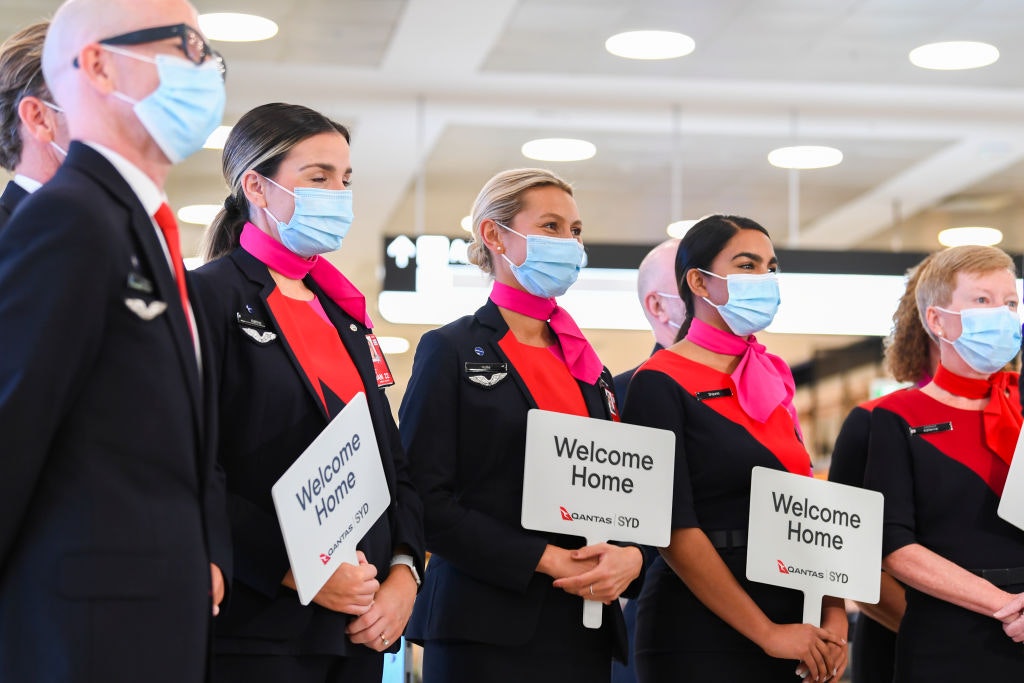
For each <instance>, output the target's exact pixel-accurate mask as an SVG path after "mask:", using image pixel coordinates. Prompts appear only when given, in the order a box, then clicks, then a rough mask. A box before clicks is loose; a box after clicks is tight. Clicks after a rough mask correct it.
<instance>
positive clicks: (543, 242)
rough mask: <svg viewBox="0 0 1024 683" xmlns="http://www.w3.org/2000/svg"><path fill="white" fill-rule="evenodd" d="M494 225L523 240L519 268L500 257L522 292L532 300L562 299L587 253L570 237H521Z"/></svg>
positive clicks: (576, 275) (585, 261) (504, 226)
mask: <svg viewBox="0 0 1024 683" xmlns="http://www.w3.org/2000/svg"><path fill="white" fill-rule="evenodd" d="M494 222H495V223H497V224H498V225H500V226H501V227H503V228H505V229H506V230H508V231H509V232H511V233H513V234H516V235H519V236H520V237H522V238H523V239H525V240H526V259H525V260H524V261H523V263H522V265H518V266H517V265H516V264H515V263H513V262H512V259H510V258H509V257H508V256H506V255H505V254H502V257H503V258H504V259H505V261H506V262H507V263H508V265H509V268H511V269H512V275H514V276H515V278H516V280H517V281H518V282H519V284H521V285H522V286H523V289H525V290H526V291H527V292H529V293H530V294H533V295H534V296H542V297H544V298H545V299H552V298H554V297H556V296H562V295H563V294H565V292H566V291H567V290H568V289H569V287H571V286H572V284H573V283H574V282H576V278H577V277H578V276H579V274H580V268H582V267H584V266H586V265H587V253H586V252H585V251H584V250H583V245H582V244H580V242H579V240H577V239H575V238H573V237H547V236H546V235H524V234H522V233H520V232H516V231H515V230H513V229H512V228H510V227H508V226H507V225H502V224H501V223H498V221H494Z"/></svg>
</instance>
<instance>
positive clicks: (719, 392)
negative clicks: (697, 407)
mask: <svg viewBox="0 0 1024 683" xmlns="http://www.w3.org/2000/svg"><path fill="white" fill-rule="evenodd" d="M694 396H695V397H696V399H697V400H698V401H707V400H708V399H712V398H725V397H727V396H732V389H729V388H728V387H727V388H725V389H713V390H711V391H698V392H697V393H696V394H694Z"/></svg>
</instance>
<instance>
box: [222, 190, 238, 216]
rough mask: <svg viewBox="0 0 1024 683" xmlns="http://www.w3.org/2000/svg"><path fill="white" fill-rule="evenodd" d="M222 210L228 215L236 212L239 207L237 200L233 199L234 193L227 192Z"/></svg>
mask: <svg viewBox="0 0 1024 683" xmlns="http://www.w3.org/2000/svg"><path fill="white" fill-rule="evenodd" d="M224 210H225V211H227V212H228V214H229V215H234V214H237V213H238V212H239V211H240V210H241V209H240V207H239V206H238V200H236V199H235V195H233V194H229V195H228V197H227V199H225V200H224Z"/></svg>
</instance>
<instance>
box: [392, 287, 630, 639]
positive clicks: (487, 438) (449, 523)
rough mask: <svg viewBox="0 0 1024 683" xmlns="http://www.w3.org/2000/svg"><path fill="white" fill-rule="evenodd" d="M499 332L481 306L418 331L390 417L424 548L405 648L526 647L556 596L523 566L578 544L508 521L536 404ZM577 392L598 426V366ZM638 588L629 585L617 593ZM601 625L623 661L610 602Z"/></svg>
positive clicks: (517, 510) (619, 623) (618, 620)
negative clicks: (594, 378)
mask: <svg viewBox="0 0 1024 683" xmlns="http://www.w3.org/2000/svg"><path fill="white" fill-rule="evenodd" d="M507 332H508V325H507V324H506V323H505V320H504V319H503V318H502V317H501V313H500V311H499V310H498V307H497V306H495V305H494V303H493V302H491V301H488V302H487V303H486V304H485V305H484V306H483V307H482V308H480V309H479V310H478V311H477V312H476V313H475V314H474V315H471V316H466V317H464V318H460V319H459V320H456V321H455V322H452V323H450V324H448V325H446V326H444V327H442V328H440V329H438V330H434V331H432V332H428V333H426V334H425V335H423V337H422V339H421V340H420V343H419V346H418V347H417V349H416V358H415V361H414V364H413V371H412V378H411V380H410V382H409V386H408V388H407V389H406V392H405V397H404V398H403V400H402V406H401V409H400V411H399V423H400V429H401V434H402V441H403V443H404V444H405V447H406V451H407V452H408V454H409V461H410V464H411V466H412V470H413V475H414V477H415V481H416V484H417V487H418V488H419V490H420V494H421V495H422V496H423V503H424V511H425V523H426V532H427V548H428V549H429V550H430V552H431V553H432V554H431V558H430V563H429V566H428V568H427V573H426V578H425V580H424V584H423V589H422V590H421V591H420V595H419V598H418V599H417V602H416V606H415V608H414V609H413V616H412V619H411V620H410V622H409V627H408V629H407V635H408V637H409V638H410V639H411V640H413V641H415V642H424V641H429V640H434V639H456V640H467V641H474V642H482V643H492V644H503V645H518V644H523V643H525V642H527V641H528V640H529V639H530V637H531V636H532V635H533V633H534V632H535V630H536V629H537V620H538V616H539V615H540V612H541V608H542V606H543V604H544V601H545V599H546V596H547V595H548V594H549V592H550V591H560V589H556V588H552V587H551V582H552V579H551V577H549V576H546V575H543V574H540V573H538V572H536V571H535V569H536V567H537V563H538V562H539V561H540V557H541V555H542V554H543V552H544V548H545V546H546V545H547V544H549V543H550V544H553V545H557V546H560V547H563V548H579V547H582V546H583V545H585V540H584V539H583V538H581V537H576V536H564V535H559V534H553V533H545V532H540V531H530V530H526V529H523V527H522V526H521V524H520V516H521V513H522V497H523V462H524V453H525V451H526V416H527V411H528V410H530V409H531V408H536V407H537V404H536V402H535V401H534V399H533V397H531V396H530V393H529V391H528V390H527V388H526V385H525V383H524V382H523V379H522V377H521V376H520V375H519V374H518V373H517V372H516V369H515V367H513V365H512V363H511V362H510V361H509V360H508V357H507V356H505V354H504V353H502V351H501V348H500V347H499V346H498V342H499V341H500V340H501V339H502V337H504V336H505V334H506V333H507ZM502 375H504V376H502ZM579 387H580V390H581V392H582V393H583V398H584V401H585V402H586V405H587V409H588V411H589V413H590V415H591V417H597V418H603V419H610V418H611V412H610V406H609V396H610V394H611V391H612V378H611V375H610V374H609V372H608V370H607V369H605V370H604V371H603V372H602V374H601V378H600V379H599V380H598V382H596V383H595V384H586V383H583V382H579ZM641 578H642V575H641ZM639 585H640V579H638V580H637V581H634V583H633V585H632V586H631V587H630V591H629V592H630V593H631V594H634V591H635V590H637V589H638V587H639ZM582 609H583V605H582V601H580V603H579V605H578V607H577V606H575V605H574V610H573V613H572V615H569V616H567V619H571V620H575V622H573V621H570V622H568V623H579V622H580V621H581V620H582ZM604 621H605V622H606V623H608V624H609V625H610V628H611V629H612V635H613V642H614V648H615V652H614V654H615V655H616V656H618V657H619V658H623V657H624V653H625V652H626V637H625V626H624V624H623V620H622V611H621V610H620V608H619V604H618V601H613V602H612V604H611V605H610V606H606V607H605V613H604ZM567 635H568V634H567Z"/></svg>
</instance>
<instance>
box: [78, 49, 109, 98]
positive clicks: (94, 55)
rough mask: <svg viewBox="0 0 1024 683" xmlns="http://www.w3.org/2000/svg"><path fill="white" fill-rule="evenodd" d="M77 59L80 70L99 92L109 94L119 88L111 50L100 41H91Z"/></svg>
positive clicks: (80, 51)
mask: <svg viewBox="0 0 1024 683" xmlns="http://www.w3.org/2000/svg"><path fill="white" fill-rule="evenodd" d="M75 59H76V64H77V65H78V67H77V68H78V70H79V71H81V72H82V74H83V75H84V76H85V80H86V82H87V83H89V85H91V86H92V87H93V88H94V89H95V90H96V91H97V92H99V93H100V94H102V95H109V94H110V93H112V92H114V91H115V90H117V67H116V65H115V64H114V60H113V58H112V56H111V54H110V52H108V51H107V50H104V49H103V47H102V46H101V45H100V44H99V43H89V44H88V45H86V46H85V47H83V48H82V49H81V50H79V52H78V56H77V57H76V58H75Z"/></svg>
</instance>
